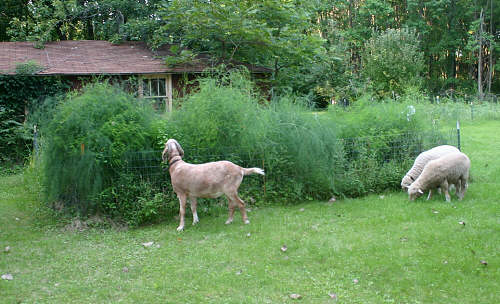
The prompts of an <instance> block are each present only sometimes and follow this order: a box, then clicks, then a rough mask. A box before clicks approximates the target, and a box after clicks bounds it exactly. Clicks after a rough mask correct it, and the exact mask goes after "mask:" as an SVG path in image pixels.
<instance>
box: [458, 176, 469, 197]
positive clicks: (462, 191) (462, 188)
mask: <svg viewBox="0 0 500 304" xmlns="http://www.w3.org/2000/svg"><path fill="white" fill-rule="evenodd" d="M459 182H460V192H458V194H457V195H458V199H459V200H462V199H463V198H464V196H465V192H467V188H468V187H469V184H467V181H465V180H463V179H460V181H459Z"/></svg>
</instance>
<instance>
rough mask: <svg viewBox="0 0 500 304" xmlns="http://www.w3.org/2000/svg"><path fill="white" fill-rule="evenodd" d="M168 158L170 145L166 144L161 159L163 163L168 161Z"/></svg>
mask: <svg viewBox="0 0 500 304" xmlns="http://www.w3.org/2000/svg"><path fill="white" fill-rule="evenodd" d="M167 156H168V145H167V144H166V143H165V148H164V149H163V152H162V153H161V159H162V160H163V161H166V160H167Z"/></svg>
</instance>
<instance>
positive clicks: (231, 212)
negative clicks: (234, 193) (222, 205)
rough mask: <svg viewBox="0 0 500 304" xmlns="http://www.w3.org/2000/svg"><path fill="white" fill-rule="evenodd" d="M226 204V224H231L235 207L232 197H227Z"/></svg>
mask: <svg viewBox="0 0 500 304" xmlns="http://www.w3.org/2000/svg"><path fill="white" fill-rule="evenodd" d="M227 205H228V208H229V217H228V218H227V221H226V225H228V224H231V223H232V222H233V219H234V208H235V207H236V204H235V203H234V202H233V200H232V199H230V198H229V196H228V197H227Z"/></svg>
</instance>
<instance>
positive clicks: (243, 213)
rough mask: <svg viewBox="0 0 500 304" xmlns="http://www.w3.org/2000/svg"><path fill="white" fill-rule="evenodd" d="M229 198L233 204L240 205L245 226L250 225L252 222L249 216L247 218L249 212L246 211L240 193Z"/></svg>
mask: <svg viewBox="0 0 500 304" xmlns="http://www.w3.org/2000/svg"><path fill="white" fill-rule="evenodd" d="M228 197H229V198H230V199H231V200H232V201H233V202H235V203H236V204H238V207H239V208H240V213H241V217H242V218H243V222H244V223H245V224H250V221H249V220H248V216H247V211H246V210H245V202H244V201H243V200H242V199H241V198H240V197H239V196H238V193H237V192H234V193H232V194H231V195H228Z"/></svg>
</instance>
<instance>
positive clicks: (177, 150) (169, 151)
mask: <svg viewBox="0 0 500 304" xmlns="http://www.w3.org/2000/svg"><path fill="white" fill-rule="evenodd" d="M176 155H178V156H180V157H183V156H184V150H182V148H181V145H179V143H178V142H177V140H175V139H172V138H171V139H169V140H167V142H166V143H165V148H164V149H163V152H162V153H161V158H162V159H163V161H167V160H169V159H171V158H172V157H174V156H176Z"/></svg>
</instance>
